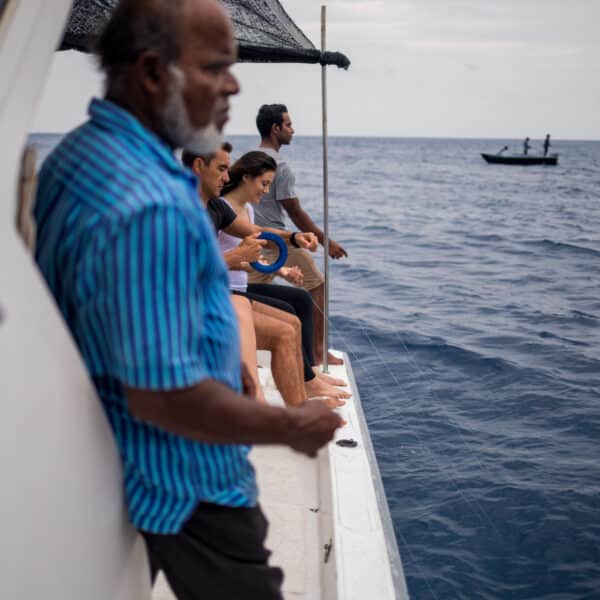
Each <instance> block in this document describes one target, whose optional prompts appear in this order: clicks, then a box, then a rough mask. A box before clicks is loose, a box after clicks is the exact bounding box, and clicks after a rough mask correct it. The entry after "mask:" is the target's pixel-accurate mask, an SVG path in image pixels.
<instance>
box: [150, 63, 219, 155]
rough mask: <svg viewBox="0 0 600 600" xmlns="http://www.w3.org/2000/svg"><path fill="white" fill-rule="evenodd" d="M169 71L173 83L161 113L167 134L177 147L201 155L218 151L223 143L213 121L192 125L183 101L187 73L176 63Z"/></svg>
mask: <svg viewBox="0 0 600 600" xmlns="http://www.w3.org/2000/svg"><path fill="white" fill-rule="evenodd" d="M169 71H170V73H171V76H172V79H173V85H172V87H171V89H170V91H169V97H168V98H167V104H166V106H165V107H164V109H163V110H162V114H161V120H162V127H163V130H164V132H165V135H167V136H168V138H169V141H170V142H171V144H172V145H173V146H174V147H175V148H183V149H185V150H189V151H190V152H192V153H193V154H198V155H201V156H206V155H208V154H212V153H213V152H216V151H217V150H218V149H219V148H220V147H221V145H222V143H223V136H222V134H221V132H220V131H219V130H218V128H217V126H216V125H215V124H214V123H212V122H211V123H210V124H209V125H207V126H206V127H200V128H197V129H194V127H192V125H191V123H190V119H189V117H188V114H187V109H186V107H185V102H184V101H183V88H184V87H185V73H184V72H183V71H182V70H181V69H180V68H179V67H177V66H175V65H171V66H170V67H169Z"/></svg>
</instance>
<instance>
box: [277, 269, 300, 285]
mask: <svg viewBox="0 0 600 600" xmlns="http://www.w3.org/2000/svg"><path fill="white" fill-rule="evenodd" d="M279 275H281V277H283V278H284V279H285V280H286V281H287V282H289V283H291V284H292V285H297V286H300V285H302V283H303V282H304V274H303V273H302V271H301V270H300V267H281V269H279Z"/></svg>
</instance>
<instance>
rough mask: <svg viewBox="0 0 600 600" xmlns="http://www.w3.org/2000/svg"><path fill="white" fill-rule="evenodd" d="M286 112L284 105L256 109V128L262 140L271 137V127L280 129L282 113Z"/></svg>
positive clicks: (265, 105)
mask: <svg viewBox="0 0 600 600" xmlns="http://www.w3.org/2000/svg"><path fill="white" fill-rule="evenodd" d="M286 112H288V109H287V106H286V105H285V104H263V105H262V106H261V107H260V108H259V109H258V115H256V128H257V129H258V133H259V134H260V137H261V138H262V139H263V140H264V139H265V138H268V137H269V136H270V135H271V129H273V125H279V127H281V125H282V124H283V113H286Z"/></svg>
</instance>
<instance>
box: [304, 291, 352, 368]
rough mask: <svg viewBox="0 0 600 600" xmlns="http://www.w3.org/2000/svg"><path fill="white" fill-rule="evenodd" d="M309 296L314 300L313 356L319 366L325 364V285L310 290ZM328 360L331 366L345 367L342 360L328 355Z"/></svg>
mask: <svg viewBox="0 0 600 600" xmlns="http://www.w3.org/2000/svg"><path fill="white" fill-rule="evenodd" d="M309 294H310V295H311V297H312V300H313V324H314V325H313V328H314V329H313V330H314V334H313V354H314V357H315V363H316V364H317V365H321V364H323V331H324V321H325V308H324V307H325V284H324V283H322V284H321V285H319V286H317V287H316V288H313V289H312V290H309ZM327 360H328V362H329V364H330V365H343V364H344V361H343V360H342V359H341V358H337V357H336V356H333V354H331V353H328V354H327Z"/></svg>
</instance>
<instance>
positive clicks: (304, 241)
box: [294, 231, 319, 252]
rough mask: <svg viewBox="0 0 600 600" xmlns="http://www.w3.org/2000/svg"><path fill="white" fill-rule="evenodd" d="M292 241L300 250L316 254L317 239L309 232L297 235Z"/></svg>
mask: <svg viewBox="0 0 600 600" xmlns="http://www.w3.org/2000/svg"><path fill="white" fill-rule="evenodd" d="M294 239H295V240H296V243H297V244H298V246H300V248H305V249H306V250H310V251H311V252H316V251H317V248H318V247H319V238H318V237H317V236H316V235H315V234H314V233H312V232H310V231H305V232H302V233H297V234H296V237H295V238H294Z"/></svg>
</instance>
